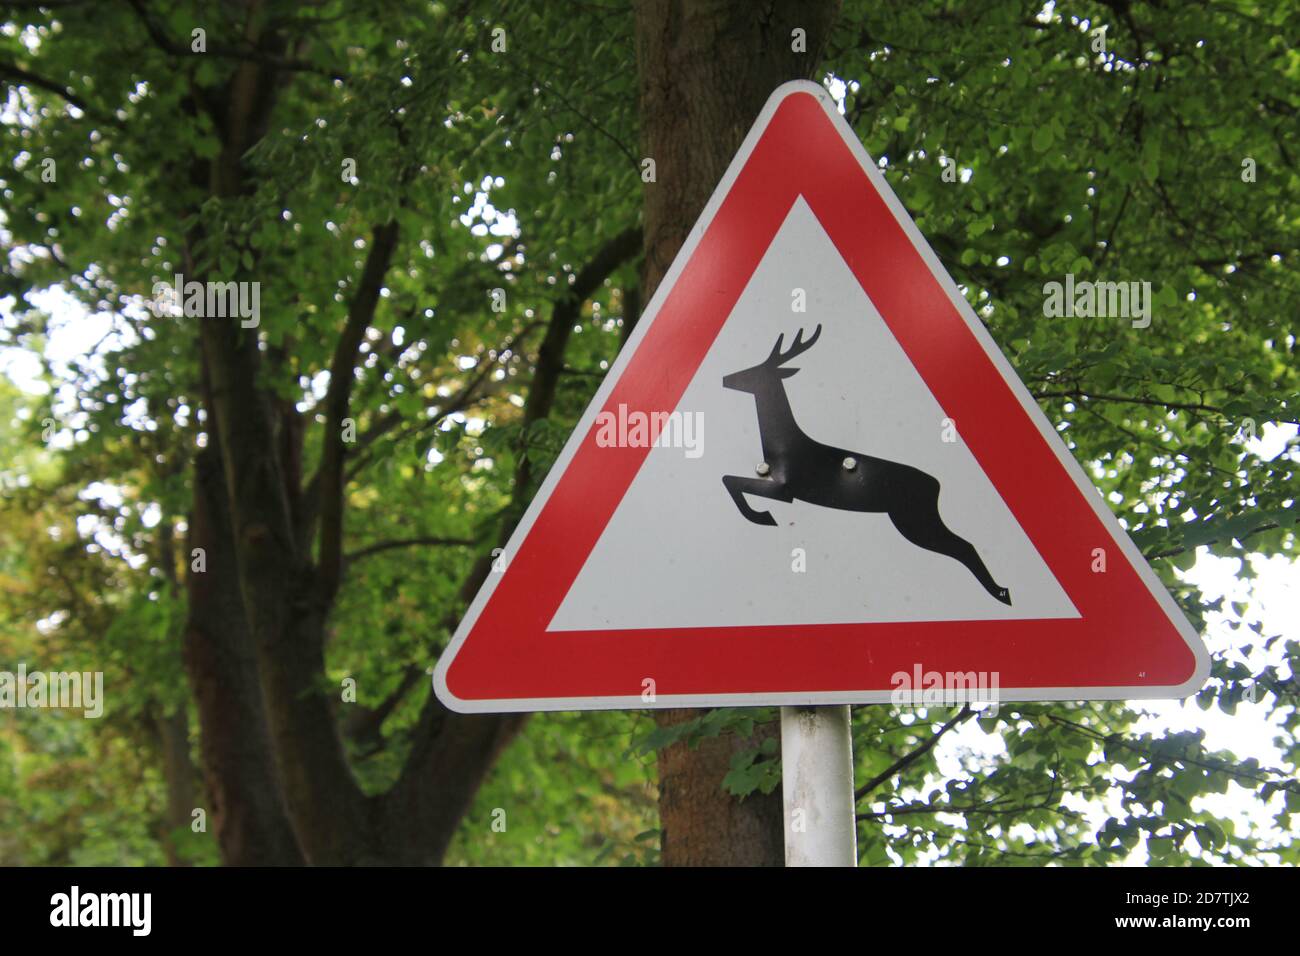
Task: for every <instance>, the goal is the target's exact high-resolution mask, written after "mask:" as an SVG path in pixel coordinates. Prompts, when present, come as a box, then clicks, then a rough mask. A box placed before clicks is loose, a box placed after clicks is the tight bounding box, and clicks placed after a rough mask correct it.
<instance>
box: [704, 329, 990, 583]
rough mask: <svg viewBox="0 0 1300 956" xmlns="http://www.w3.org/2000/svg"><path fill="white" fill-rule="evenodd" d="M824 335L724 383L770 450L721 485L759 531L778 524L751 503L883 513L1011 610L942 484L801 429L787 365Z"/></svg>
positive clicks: (794, 345)
mask: <svg viewBox="0 0 1300 956" xmlns="http://www.w3.org/2000/svg"><path fill="white" fill-rule="evenodd" d="M821 333H822V327H821V326H820V325H819V326H817V328H816V330H814V332H813V334H812V336H811V337H810V338H809V339H808V340H807V341H805V340H804V337H803V330H802V329H800V330H799V333H798V335H797V336H796V337H795V340H794V341H793V342H792V343H791V344H790V347H789V348H788V349H786V350H784V351H782V349H781V346H782V343H783V342H784V340H785V336H784V335H781V336H778V337H777V340H776V346H775V347H774V348H773V349H772V353H771V354H770V355H768V357H767V358H765V359H764V360H763V361H762V362H760V363H759V364H758V365H755V366H754V367H753V368H747V369H744V370H743V371H739V372H733V373H732V374H731V375H727V376H725V377H724V378H723V379H722V384H723V387H724V388H731V389H735V390H736V391H740V392H749V393H750V394H752V395H753V396H754V401H755V404H756V405H757V406H758V429H759V434H760V437H761V441H762V444H763V463H762V464H760V465H759V466H758V474H759V476H760V477H757V478H748V477H741V476H739V475H724V476H723V478H722V483H723V485H725V486H726V489H727V491H728V492H729V493H730V495H731V498H732V500H733V501H735V503H736V507H737V508H739V509H740V513H741V514H742V515H744V516H745V517H746V518H748V519H749V520H750V521H752V522H754V523H755V524H761V525H775V524H776V519H775V518H773V517H772V513H771V512H770V511H756V510H755V509H754V508H752V507H751V506H750V505H749V502H747V501H746V500H745V495H755V496H757V497H761V498H770V499H772V500H774V501H785V502H791V501H795V500H798V501H806V502H808V503H809V504H814V505H821V506H822V507H825V508H837V509H839V510H841V511H861V512H872V513H877V514H878V513H881V512H884V513H885V514H887V515H889V520H890V521H892V522H893V523H894V527H895V528H897V529H898V531H899V533H900V534H901V535H902V536H903V537H904V538H906V539H907V540H908V541H910V542H912V544H914V545H916V546H917V547H920V548H924V549H925V550H927V551H934V552H936V553H938V554H946V555H947V556H948V557H950V558H955V559H956V560H958V561H960V562H961V563H962V564H963V565H965V566H966V569H967V570H969V571H970V573H971V574H973V575H974V576H975V578H976V580H978V581H979V583H980V584H981V585H983V586H984V590H986V591H988V592H989V594H991V595H993V597H995V598H997V599H998V600H999V601H1001V602H1002V603H1003V604H1010V603H1011V594H1010V593H1009V592H1008V591H1007V589H1006V588H1004V587H1002V586H1001V585H999V584H998V583H997V582H996V581H994V580H993V576H992V575H991V574H989V570H988V568H986V567H985V566H984V562H983V561H981V560H980V556H979V554H978V553H977V552H976V550H975V548H974V547H973V546H972V545H971V543H970V542H969V541H967V540H965V539H964V538H962V537H959V536H958V535H956V534H954V533H953V532H952V531H951V530H949V528H948V527H947V526H946V525H945V524H944V523H943V519H942V518H940V517H939V481H938V479H936V478H935V477H934V476H933V475H929V474H927V473H926V472H924V471H921V470H920V469H919V468H913V467H912V466H911V465H903V464H899V463H898V462H896V461H886V460H885V459H883V458H875V457H872V456H871V455H863V454H861V453H859V452H850V451H845V450H844V449H842V448H832V447H831V446H830V445H823V444H822V443H821V442H819V441H815V440H813V439H812V438H809V437H808V436H807V435H805V434H804V432H803V429H801V428H800V427H799V425H798V423H797V422H796V421H795V418H794V412H793V411H792V410H791V408H790V400H789V399H788V398H787V397H786V394H785V385H784V383H783V379H787V378H789V377H790V376H792V375H794V374H795V373H796V372H798V371H799V370H798V369H797V368H786V367H785V363H786V362H789V361H790V360H791V359H793V358H795V357H796V356H799V355H802V354H803V353H804V352H807V351H808V350H809V349H810V348H812V347H813V345H814V344H815V343H816V342H817V339H818V337H819V336H820V335H821Z"/></svg>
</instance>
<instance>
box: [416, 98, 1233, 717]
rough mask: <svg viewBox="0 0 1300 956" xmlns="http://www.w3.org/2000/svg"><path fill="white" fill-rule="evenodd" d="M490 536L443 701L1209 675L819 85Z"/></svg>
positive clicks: (693, 699) (709, 219) (1124, 682)
mask: <svg viewBox="0 0 1300 956" xmlns="http://www.w3.org/2000/svg"><path fill="white" fill-rule="evenodd" d="M792 288H798V289H802V290H805V292H806V301H805V306H806V310H805V311H803V312H800V313H798V314H797V315H792V313H791V310H790V289H792ZM945 420H949V421H952V422H956V423H957V425H958V427H957V428H956V429H955V430H953V431H954V434H955V436H956V438H955V440H953V439H952V436H949V440H943V436H942V432H941V429H939V428H937V427H936V423H938V422H942V421H945ZM755 462H759V463H760V464H759V465H758V466H757V467H755V464H754V463H755ZM796 548H798V549H800V553H801V554H806V566H805V567H804V568H803V569H801V573H793V571H792V569H791V563H790V561H789V555H790V554H791V553H793V552H794V549H796ZM1098 548H1101V549H1104V551H1105V553H1106V554H1107V555H1109V561H1108V562H1107V564H1106V565H1105V571H1104V573H1098V572H1097V571H1096V570H1095V567H1096V562H1095V559H1094V554H1095V552H1096V550H1097V549H1098ZM504 556H505V557H506V558H507V560H506V561H505V563H504V571H503V572H502V573H499V574H492V575H489V577H488V580H487V582H486V583H485V584H484V585H483V588H482V590H480V592H479V593H478V596H477V597H476V598H475V599H474V601H473V603H472V604H471V605H470V607H469V610H468V612H467V613H466V615H465V618H464V620H463V621H462V622H461V624H460V627H459V628H458V629H457V631H456V633H455V635H454V637H453V639H452V642H451V644H450V646H449V647H448V649H447V651H446V652H445V653H444V654H443V655H442V659H441V660H440V661H439V662H438V666H437V668H436V669H435V672H434V687H435V689H436V691H437V693H438V696H439V698H440V699H441V700H442V701H443V703H445V704H446V705H447V706H448V707H450V708H451V709H453V710H457V711H467V712H475V711H523V710H579V709H600V708H645V707H647V706H651V707H700V706H750V705H758V704H780V705H813V704H839V703H871V702H888V701H890V700H891V699H896V696H895V692H896V690H897V689H898V688H899V686H900V680H910V679H912V678H913V675H916V677H918V678H919V677H920V675H922V674H925V675H931V674H938V675H946V677H947V678H952V679H953V680H955V681H957V682H970V681H977V682H979V684H980V686H981V687H983V686H986V685H991V686H992V687H994V688H996V699H998V700H1079V699H1093V698H1096V699H1123V698H1151V697H1183V696H1187V695H1189V694H1192V693H1194V692H1195V691H1196V690H1197V688H1199V687H1200V686H1201V684H1202V683H1203V682H1204V680H1205V678H1206V676H1207V674H1208V671H1209V658H1208V655H1207V654H1206V651H1205V648H1204V646H1203V645H1202V643H1201V641H1200V639H1199V637H1198V636H1197V634H1196V632H1195V631H1194V630H1193V628H1192V627H1191V625H1190V624H1189V623H1188V621H1187V620H1186V618H1185V617H1184V616H1183V614H1182V613H1181V612H1180V610H1179V609H1178V606H1177V605H1176V604H1175V603H1174V601H1173V599H1172V598H1171V597H1170V595H1169V593H1168V591H1167V590H1166V589H1165V588H1164V586H1163V585H1162V584H1161V583H1160V581H1159V579H1158V578H1157V577H1156V576H1155V574H1154V573H1153V572H1152V570H1151V568H1150V567H1149V566H1148V565H1147V563H1146V561H1145V560H1144V559H1143V557H1142V555H1141V554H1140V553H1139V552H1138V550H1137V548H1136V547H1135V546H1134V545H1133V542H1132V541H1131V540H1130V539H1129V538H1128V536H1127V534H1126V533H1125V532H1124V530H1123V529H1122V528H1121V527H1120V525H1119V523H1118V521H1117V520H1116V519H1115V517H1114V515H1113V514H1112V513H1111V512H1110V511H1109V509H1108V508H1107V505H1106V503H1105V501H1104V499H1103V498H1102V496H1101V495H1100V494H1099V493H1098V492H1097V490H1096V489H1095V488H1094V487H1093V486H1092V485H1091V483H1090V482H1089V480H1088V478H1087V476H1086V474H1085V473H1084V471H1083V469H1082V468H1081V467H1080V466H1079V464H1078V463H1077V462H1076V461H1075V460H1074V459H1073V457H1072V456H1071V454H1070V452H1069V450H1068V449H1067V448H1066V447H1065V445H1064V443H1063V442H1062V441H1061V439H1060V438H1059V437H1058V436H1057V434H1056V431H1055V430H1054V428H1053V427H1052V424H1051V422H1049V421H1048V419H1047V418H1046V417H1045V416H1044V415H1043V413H1042V412H1041V411H1040V410H1039V408H1038V406H1037V404H1036V403H1035V402H1034V400H1033V398H1032V396H1031V395H1030V394H1029V392H1028V390H1027V389H1026V388H1025V387H1024V385H1023V384H1022V383H1021V382H1020V380H1019V379H1018V378H1017V377H1016V374H1015V371H1014V370H1013V369H1012V367H1011V365H1010V363H1008V362H1007V360H1006V358H1005V357H1004V356H1003V354H1002V352H1001V351H1000V350H999V349H998V347H997V345H996V343H995V342H994V341H993V339H992V338H991V337H990V335H989V333H988V332H987V331H986V330H985V328H984V326H983V324H982V323H981V322H980V321H979V319H978V318H977V317H976V316H975V314H974V313H973V311H972V310H971V308H970V306H969V305H968V304H967V302H966V300H965V298H964V297H963V296H962V295H961V293H960V291H959V290H958V289H957V286H956V284H955V283H954V282H953V280H952V278H951V277H950V276H949V275H948V273H947V272H946V271H945V270H944V268H943V265H942V264H941V263H940V261H939V259H938V257H937V256H936V255H935V254H934V252H933V250H932V249H931V248H930V247H929V245H928V244H927V243H926V241H925V239H924V237H923V236H922V235H921V233H920V232H919V230H918V229H917V228H916V225H915V224H914V223H913V222H912V220H911V218H910V217H909V216H908V214H907V211H906V210H905V209H904V207H903V205H902V204H901V203H900V202H899V201H898V198H897V197H896V196H895V195H894V193H893V192H892V190H890V188H889V186H888V184H887V183H886V182H885V179H884V177H883V175H882V174H881V173H880V171H879V169H878V168H877V166H876V164H875V163H874V162H873V161H872V159H871V157H870V156H868V155H867V153H866V151H865V150H864V149H863V147H862V145H861V143H859V142H858V140H857V138H856V136H855V135H854V134H853V131H852V129H850V127H849V126H848V125H847V123H846V122H845V121H844V119H843V118H842V117H841V116H840V114H839V112H838V111H837V109H836V107H835V104H834V102H833V101H832V100H831V98H830V96H829V95H828V94H827V93H826V91H825V90H824V89H822V88H821V87H820V86H817V85H815V84H813V83H808V82H796V83H787V84H785V85H784V86H781V87H779V88H778V89H777V90H776V91H775V92H774V93H773V94H772V96H771V98H770V99H769V100H768V102H767V104H766V105H765V106H764V107H763V110H762V112H761V113H760V114H759V116H758V119H757V120H756V121H755V123H754V126H753V128H752V129H751V130H750V132H749V135H748V136H746V138H745V141H744V143H743V144H742V145H741V147H740V150H739V151H738V152H737V154H736V156H735V158H734V159H733V160H732V163H731V166H730V167H729V168H728V170H727V172H726V174H725V175H724V176H723V178H722V181H721V182H720V183H719V185H718V187H717V190H716V192H715V193H714V194H713V197H712V198H711V199H710V201H709V203H708V205H707V206H706V207H705V209H704V212H703V213H702V214H701V216H700V220H699V222H698V223H697V224H696V226H695V228H694V229H693V230H692V231H691V234H690V237H689V238H688V240H687V242H686V244H685V245H684V246H683V247H682V249H681V251H680V252H679V253H678V255H677V258H676V260H675V261H674V262H673V265H672V267H671V268H670V269H669V271H668V273H667V275H666V276H665V278H664V280H663V282H662V283H661V285H660V286H659V289H658V291H657V292H656V293H655V296H654V298H653V300H652V301H651V302H650V303H649V305H648V307H647V309H646V310H645V313H644V316H643V317H642V319H641V321H640V322H639V323H638V324H637V326H636V329H635V330H634V332H633V334H632V336H631V338H630V339H629V341H628V343H627V345H626V346H625V347H624V348H623V350H622V352H620V354H619V356H618V359H617V361H616V362H615V363H614V365H613V368H612V369H611V370H610V372H609V374H608V375H607V376H606V378H605V380H604V382H603V383H602V385H601V387H600V389H599V390H598V391H597V393H596V396H595V398H594V399H592V402H591V405H590V406H589V407H588V408H587V410H586V412H585V413H584V414H583V416H582V418H581V420H580V421H579V422H578V425H577V427H576V428H575V429H574V431H573V434H572V435H571V436H570V438H569V440H568V443H567V444H566V445H565V447H564V450H563V452H562V453H561V455H560V456H559V458H558V459H557V461H556V463H555V465H554V467H553V468H552V469H551V471H550V473H549V474H548V475H547V478H546V480H545V482H544V483H543V484H542V487H541V489H540V490H539V492H538V494H537V496H536V498H535V499H534V500H533V502H532V504H531V506H530V507H529V509H528V511H527V513H526V514H525V516H524V518H523V520H522V521H521V522H520V524H519V526H518V528H517V529H516V530H515V532H514V535H513V537H512V538H511V540H510V542H509V544H508V545H507V547H506V549H505V555H504ZM646 680H653V681H654V683H655V687H656V693H655V694H654V695H653V697H652V699H651V700H650V701H648V702H647V700H646V699H645V697H644V695H643V694H642V688H643V687H644V685H645V681H646Z"/></svg>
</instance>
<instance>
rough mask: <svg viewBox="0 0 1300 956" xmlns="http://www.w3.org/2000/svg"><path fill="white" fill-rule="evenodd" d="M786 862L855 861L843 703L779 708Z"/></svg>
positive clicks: (835, 863)
mask: <svg viewBox="0 0 1300 956" xmlns="http://www.w3.org/2000/svg"><path fill="white" fill-rule="evenodd" d="M781 787H782V790H783V793H784V797H785V865H786V866H857V865H858V826H857V820H856V818H855V816H854V814H855V809H854V801H853V740H852V736H851V735H850V733H849V708H848V705H847V704H844V705H839V706H832V707H782V708H781Z"/></svg>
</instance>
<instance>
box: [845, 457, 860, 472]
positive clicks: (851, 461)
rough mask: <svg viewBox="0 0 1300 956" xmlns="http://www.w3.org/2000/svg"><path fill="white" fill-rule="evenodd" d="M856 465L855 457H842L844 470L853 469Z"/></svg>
mask: <svg viewBox="0 0 1300 956" xmlns="http://www.w3.org/2000/svg"><path fill="white" fill-rule="evenodd" d="M857 467H858V460H857V459H856V458H845V459H844V470H845V471H854V470H855V469H856V468H857Z"/></svg>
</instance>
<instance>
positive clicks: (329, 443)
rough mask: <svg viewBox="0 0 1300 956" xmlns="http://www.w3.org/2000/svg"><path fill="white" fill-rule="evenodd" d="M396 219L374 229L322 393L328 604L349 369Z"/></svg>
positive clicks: (339, 530)
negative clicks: (359, 279)
mask: <svg viewBox="0 0 1300 956" xmlns="http://www.w3.org/2000/svg"><path fill="white" fill-rule="evenodd" d="M397 234H398V227H397V221H396V220H392V221H389V222H387V223H385V224H383V225H382V226H377V227H376V228H375V232H374V239H373V240H372V242H371V244H370V252H369V254H368V255H367V256H366V263H365V266H364V267H363V268H362V271H361V281H360V282H359V283H358V284H357V289H356V292H355V294H354V295H353V296H352V304H351V306H350V307H349V308H348V318H347V322H346V323H344V326H343V332H342V334H341V335H340V336H339V340H338V343H337V345H335V347H334V358H333V359H332V361H331V362H330V384H329V391H328V392H327V393H326V395H325V436H324V449H323V451H322V454H321V465H320V502H321V504H320V522H321V529H320V535H321V540H320V573H321V590H322V592H323V594H324V595H325V597H326V600H327V601H328V600H332V599H333V597H334V595H335V594H336V593H338V588H339V581H340V579H341V576H342V573H343V561H342V559H343V485H344V477H343V461H344V458H345V457H346V448H345V446H344V441H343V419H345V418H346V417H347V415H348V404H349V402H350V400H351V397H352V383H353V378H354V376H353V370H354V369H355V368H356V364H357V354H358V352H359V350H360V348H361V342H362V340H363V339H364V338H365V334H366V329H368V328H369V327H370V322H371V320H372V319H373V318H374V315H375V307H376V305H378V303H379V291H380V289H381V288H382V287H383V284H384V275H385V273H387V272H388V265H389V263H390V262H391V261H392V258H393V251H394V250H395V249H396V248H397Z"/></svg>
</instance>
